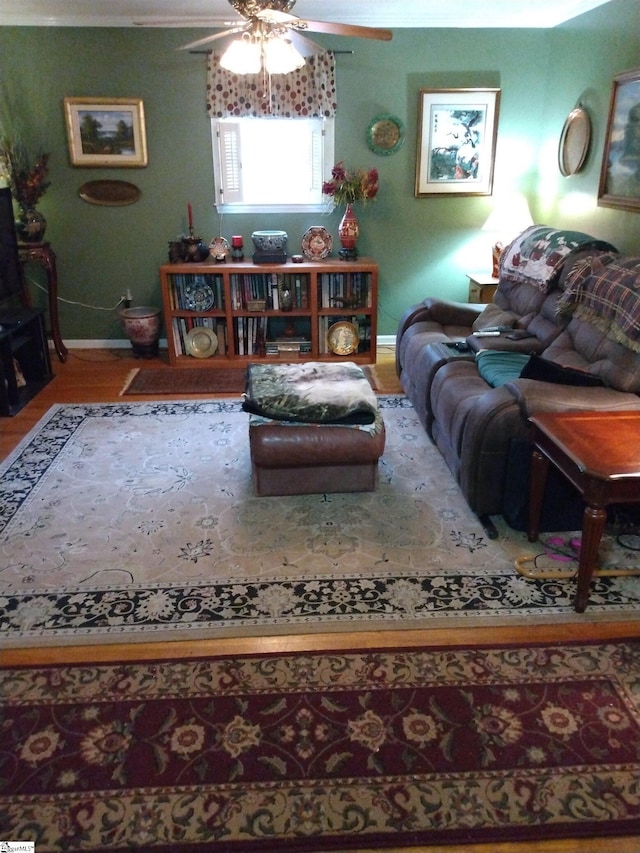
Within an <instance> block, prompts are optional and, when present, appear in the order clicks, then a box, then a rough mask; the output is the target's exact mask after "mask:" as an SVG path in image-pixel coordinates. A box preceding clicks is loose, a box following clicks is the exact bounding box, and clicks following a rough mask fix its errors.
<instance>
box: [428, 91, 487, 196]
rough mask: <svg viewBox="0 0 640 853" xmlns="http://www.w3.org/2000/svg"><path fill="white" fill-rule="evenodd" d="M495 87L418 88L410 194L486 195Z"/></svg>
mask: <svg viewBox="0 0 640 853" xmlns="http://www.w3.org/2000/svg"><path fill="white" fill-rule="evenodd" d="M499 110H500V89H421V90H420V96H419V103H418V113H419V117H420V120H419V127H418V152H417V158H416V183H415V195H416V197H427V196H440V195H491V192H492V189H493V164H494V160H495V147H496V137H497V132H498V114H499Z"/></svg>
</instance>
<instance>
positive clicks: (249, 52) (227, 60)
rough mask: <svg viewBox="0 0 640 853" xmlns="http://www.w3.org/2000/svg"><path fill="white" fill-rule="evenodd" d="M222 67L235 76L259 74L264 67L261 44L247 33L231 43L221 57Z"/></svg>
mask: <svg viewBox="0 0 640 853" xmlns="http://www.w3.org/2000/svg"><path fill="white" fill-rule="evenodd" d="M220 66H221V67H222V68H225V69H226V70H227V71H231V72H232V73H233V74H259V73H260V69H261V67H262V55H261V50H260V45H259V43H258V42H257V41H255V40H254V39H252V38H251V36H249V35H247V34H246V33H245V34H244V35H243V36H242V38H239V39H235V41H232V42H231V44H230V45H229V47H228V48H227V49H226V50H225V52H224V53H223V54H222V56H221V57H220Z"/></svg>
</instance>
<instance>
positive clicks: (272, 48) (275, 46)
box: [264, 36, 305, 74]
mask: <svg viewBox="0 0 640 853" xmlns="http://www.w3.org/2000/svg"><path fill="white" fill-rule="evenodd" d="M304 64H305V58H304V56H303V55H302V54H301V53H299V52H298V51H297V50H296V49H295V47H294V46H293V45H292V44H291V42H290V41H289V39H285V38H282V37H279V36H276V37H274V38H269V39H266V40H265V41H264V65H265V68H266V69H267V72H268V73H269V74H290V73H291V72H292V71H295V70H296V69H297V68H302V66H303V65H304Z"/></svg>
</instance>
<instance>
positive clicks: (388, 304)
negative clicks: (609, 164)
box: [0, 0, 640, 340]
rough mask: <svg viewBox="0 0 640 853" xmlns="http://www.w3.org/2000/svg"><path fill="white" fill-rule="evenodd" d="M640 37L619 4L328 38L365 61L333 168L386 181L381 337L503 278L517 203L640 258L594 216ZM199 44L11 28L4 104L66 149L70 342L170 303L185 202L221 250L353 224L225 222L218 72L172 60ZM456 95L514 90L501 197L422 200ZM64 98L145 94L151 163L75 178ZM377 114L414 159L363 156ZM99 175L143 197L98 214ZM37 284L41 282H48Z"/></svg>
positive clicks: (634, 240)
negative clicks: (419, 153) (220, 199)
mask: <svg viewBox="0 0 640 853" xmlns="http://www.w3.org/2000/svg"><path fill="white" fill-rule="evenodd" d="M639 32H640V2H639V0H612V2H610V3H608V4H606V5H605V6H603V7H600V8H598V9H595V10H593V11H592V12H589V13H587V14H585V15H582V16H581V17H580V18H577V19H575V20H574V21H572V22H569V23H567V24H565V25H563V26H561V27H559V28H556V29H553V30H538V29H535V30H534V29H532V30H508V29H505V30H494V29H486V30H485V29H482V30H473V29H456V30H447V29H435V30H407V29H398V30H395V31H394V37H393V41H391V42H390V43H383V42H373V41H368V40H351V39H340V38H333V39H331V38H330V37H328V36H318V38H317V41H319V42H321V43H323V44H324V45H325V46H327V47H333V48H335V49H336V50H347V51H348V50H353V53H352V54H340V55H339V56H338V58H337V66H338V73H337V85H338V98H339V110H338V116H337V122H336V159H337V160H344V161H345V162H346V163H347V164H348V165H349V166H354V167H367V168H368V167H370V166H376V168H378V170H379V172H380V183H381V189H380V193H379V195H378V198H377V199H376V201H375V202H374V203H373V204H371V205H369V206H367V207H366V208H364V209H361V210H360V211H359V218H360V223H361V234H362V235H361V238H360V242H359V249H360V252H361V254H363V255H370V256H372V257H374V258H375V259H376V260H377V261H378V263H379V265H380V310H379V333H380V334H381V335H393V334H394V333H395V330H396V326H397V322H398V319H399V317H400V315H401V314H402V312H403V311H404V309H405V308H406V307H407V306H409V305H410V304H412V303H413V302H416V301H418V300H421V299H423V298H424V297H425V296H441V297H445V298H450V299H458V300H464V299H465V298H466V293H467V284H468V282H467V279H466V278H465V272H467V271H482V270H488V268H489V255H490V241H489V239H488V237H487V235H486V234H483V233H482V232H481V231H480V228H481V226H482V224H483V222H484V221H485V219H486V217H487V216H488V214H489V212H490V210H491V207H492V202H493V200H494V198H495V196H496V195H497V194H498V193H499V192H500V191H502V190H513V189H517V190H520V191H523V192H524V193H525V194H526V195H527V196H528V198H529V201H530V206H531V210H532V213H533V216H534V219H535V221H536V222H541V223H542V222H544V223H546V224H550V225H555V226H559V227H571V228H581V229H582V230H586V231H589V232H590V233H593V234H595V235H597V236H599V237H602V238H604V239H608V240H611V241H612V242H613V243H614V244H616V245H617V246H618V247H619V248H620V249H621V250H622V251H625V252H627V253H631V254H640V215H639V214H638V213H630V212H625V211H617V210H612V209H607V208H600V207H597V205H596V195H597V187H598V177H599V172H600V161H601V157H602V150H603V144H604V133H605V125H606V119H607V112H608V104H609V96H610V91H611V82H612V79H613V76H614V75H615V74H617V73H619V72H620V71H623V70H626V69H629V68H634V67H638V66H640V43H639V40H638V33H639ZM201 35H202V31H201V30H176V29H168V30H161V29H137V28H127V29H114V28H105V29H92V28H77V29H76V28H60V27H46V28H34V27H0V80H1V81H2V82H1V83H0V93H1V94H2V95H3V96H4V99H5V102H6V103H9V104H10V107H11V109H12V111H13V114H14V116H17V119H18V121H19V123H20V124H21V125H22V126H23V127H25V128H26V129H27V133H28V134H29V136H31V137H32V139H33V141H34V143H35V144H38V143H40V144H41V145H42V147H43V148H44V149H45V150H48V151H50V152H51V180H52V185H51V187H50V189H49V190H48V192H47V194H46V195H45V196H44V198H43V199H42V201H41V203H40V205H39V208H40V209H41V210H42V212H43V213H44V214H45V216H46V217H47V219H48V223H49V224H48V231H47V238H48V239H49V240H51V243H52V245H53V247H54V249H55V251H56V254H57V258H58V272H59V279H60V296H61V298H62V300H63V301H62V302H61V304H60V324H61V329H62V334H63V337H64V338H65V339H67V340H77V339H98V340H103V339H121V338H122V337H123V333H122V329H121V326H120V323H119V320H118V315H117V311H116V310H113V306H115V304H116V303H117V301H118V299H119V297H120V294H121V293H122V292H123V291H125V290H126V289H127V288H129V289H130V290H131V291H132V294H133V296H134V304H151V305H159V304H160V292H159V280H158V266H159V264H161V263H164V262H165V261H166V258H167V242H168V241H169V240H172V239H175V238H176V236H177V235H179V234H181V233H182V232H183V231H184V230H185V228H186V207H187V202H188V201H190V202H191V203H192V205H193V209H194V218H195V223H196V229H197V231H198V232H199V233H200V234H201V235H202V237H203V238H204V239H205V240H207V241H208V240H210V239H211V237H213V236H216V235H217V234H219V233H220V232H222V234H223V235H224V236H226V237H230V236H231V234H243V235H244V236H245V242H250V235H251V232H252V231H254V230H256V229H265V228H267V229H271V228H282V229H284V230H286V231H287V232H288V234H289V247H290V251H295V249H296V248H297V246H298V245H299V241H300V238H301V236H302V234H303V233H304V232H305V230H306V229H307V228H308V227H309V226H310V225H316V224H322V225H325V227H327V228H328V229H329V231H331V232H332V233H333V234H334V235H335V233H336V228H337V224H338V221H339V217H340V215H341V212H339V211H336V212H335V213H332V214H327V215H317V214H314V215H309V216H303V215H297V216H293V215H291V216H282V215H279V214H271V215H269V216H268V217H264V216H263V217H256V216H249V215H246V216H245V215H234V216H231V215H226V216H225V217H224V220H223V221H222V222H221V221H220V216H219V215H218V214H217V212H216V210H215V208H214V206H213V196H214V187H213V177H212V168H211V140H210V129H209V119H208V117H207V114H206V109H205V82H206V81H205V77H206V74H205V63H206V60H205V57H204V56H203V55H194V54H190V53H188V52H180V51H176V50H175V48H176V47H178V46H179V45H181V44H184V43H185V42H186V41H189V40H192V39H194V38H198V37H199V36H201ZM458 87H480V88H483V87H499V88H500V89H501V90H502V101H501V109H500V121H499V128H498V143H497V151H496V168H495V182H494V196H493V197H488V196H484V197H470V198H463V197H451V196H444V197H440V198H420V199H417V198H415V197H414V189H413V188H414V175H415V161H416V133H417V121H418V115H417V108H418V92H419V90H420V88H458ZM65 96H93V97H139V98H142V99H143V101H144V107H145V115H146V128H147V142H148V148H149V165H148V167H147V168H143V169H86V168H77V167H72V166H70V165H69V161H68V157H67V141H66V131H65V125H64V116H63V106H62V102H63V98H64V97H65ZM578 100H581V101H582V102H583V104H584V105H585V106H586V107H587V108H588V110H589V112H590V115H591V118H592V122H593V138H592V145H591V150H590V153H589V156H588V159H587V162H586V165H585V168H584V169H583V171H581V172H580V173H579V174H578V175H575V176H574V177H572V178H563V177H562V176H561V175H560V173H559V171H558V168H557V145H558V139H559V136H560V132H561V129H562V125H563V123H564V120H565V118H566V116H567V114H568V113H569V112H570V110H571V109H573V107H574V106H575V105H576V103H577V102H578ZM380 112H390V113H393V114H395V115H397V116H398V117H399V118H400V119H402V121H403V122H404V124H405V125H406V128H407V138H406V143H405V145H404V147H403V148H402V149H401V150H400V151H398V152H397V153H396V154H394V155H392V156H389V157H381V156H377V155H375V154H373V153H372V152H371V151H370V150H369V149H368V147H367V144H366V137H365V133H366V128H367V125H368V123H369V121H370V120H371V118H372V117H373V116H374V115H376V114H377V113H380ZM265 157H268V152H267V153H265ZM100 178H111V179H113V178H119V179H122V180H128V181H132V182H133V183H135V184H137V185H138V186H139V187H140V189H141V190H142V196H141V198H140V200H139V201H138V202H137V203H135V204H133V205H130V206H126V207H99V206H95V205H91V204H87V203H85V202H83V201H82V200H81V199H80V198H79V196H78V189H79V188H80V186H81V185H82V184H83V183H85V182H86V181H88V180H94V179H100ZM29 272H30V275H31V277H33V278H35V279H37V278H38V271H37V270H33V269H32V268H31V267H30V268H29ZM94 306H100V307H101V308H104V309H106V310H96V308H95V307H94Z"/></svg>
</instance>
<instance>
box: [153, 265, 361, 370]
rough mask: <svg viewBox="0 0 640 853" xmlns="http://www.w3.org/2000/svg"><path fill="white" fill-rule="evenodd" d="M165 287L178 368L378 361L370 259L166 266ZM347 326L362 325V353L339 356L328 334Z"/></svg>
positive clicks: (173, 355) (170, 342)
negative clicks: (340, 325)
mask: <svg viewBox="0 0 640 853" xmlns="http://www.w3.org/2000/svg"><path fill="white" fill-rule="evenodd" d="M160 281H161V287H162V304H163V313H164V323H165V331H166V335H167V345H168V351H169V361H170V364H171V365H172V366H174V367H185V366H188V367H214V366H216V365H217V366H225V365H226V366H228V365H229V363H230V362H233V363H236V364H245V363H249V362H250V361H256V360H257V359H264V360H266V361H282V360H287V361H292V360H293V359H296V358H300V359H303V360H307V361H308V360H314V361H315V360H321V361H322V360H327V361H329V360H331V361H335V360H348V361H355V362H358V363H362V364H373V363H375V360H376V336H377V305H378V267H377V265H376V264H375V263H374V262H373V261H371V260H370V259H368V258H363V259H360V260H357V261H340V260H330V259H327V260H325V261H319V262H310V261H309V262H305V263H300V264H294V263H286V264H253V263H250V262H241V263H222V264H211V263H180V264H165V265H163V266H161V267H160ZM289 305H290V307H289ZM285 309H288V310H285ZM344 321H346V322H347V323H351V324H353V326H355V327H356V330H357V333H358V348H357V351H355V352H352V353H349V354H348V355H344V356H341V355H336V354H334V353H333V352H331V351H330V349H329V344H328V342H327V333H328V330H329V328H330V327H331V326H332V325H333V324H334V323H337V322H344ZM194 329H195V330H196V331H195V332H194V331H193V330H194ZM202 329H206V330H208V331H206V333H203V332H202V331H201V330H202ZM199 330H200V331H199ZM211 333H213V335H215V338H213V337H212V335H211ZM207 337H208V338H209V339H210V340H211V341H212V344H211V347H210V348H208V347H207V346H206V342H207ZM202 341H204V342H205V347H204V348H198V346H197V345H196V344H195V342H199V343H200V344H201V343H202ZM211 349H212V350H213V352H211ZM194 353H199V355H196V354H194ZM204 353H206V355H204ZM201 356H202V357H201Z"/></svg>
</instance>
